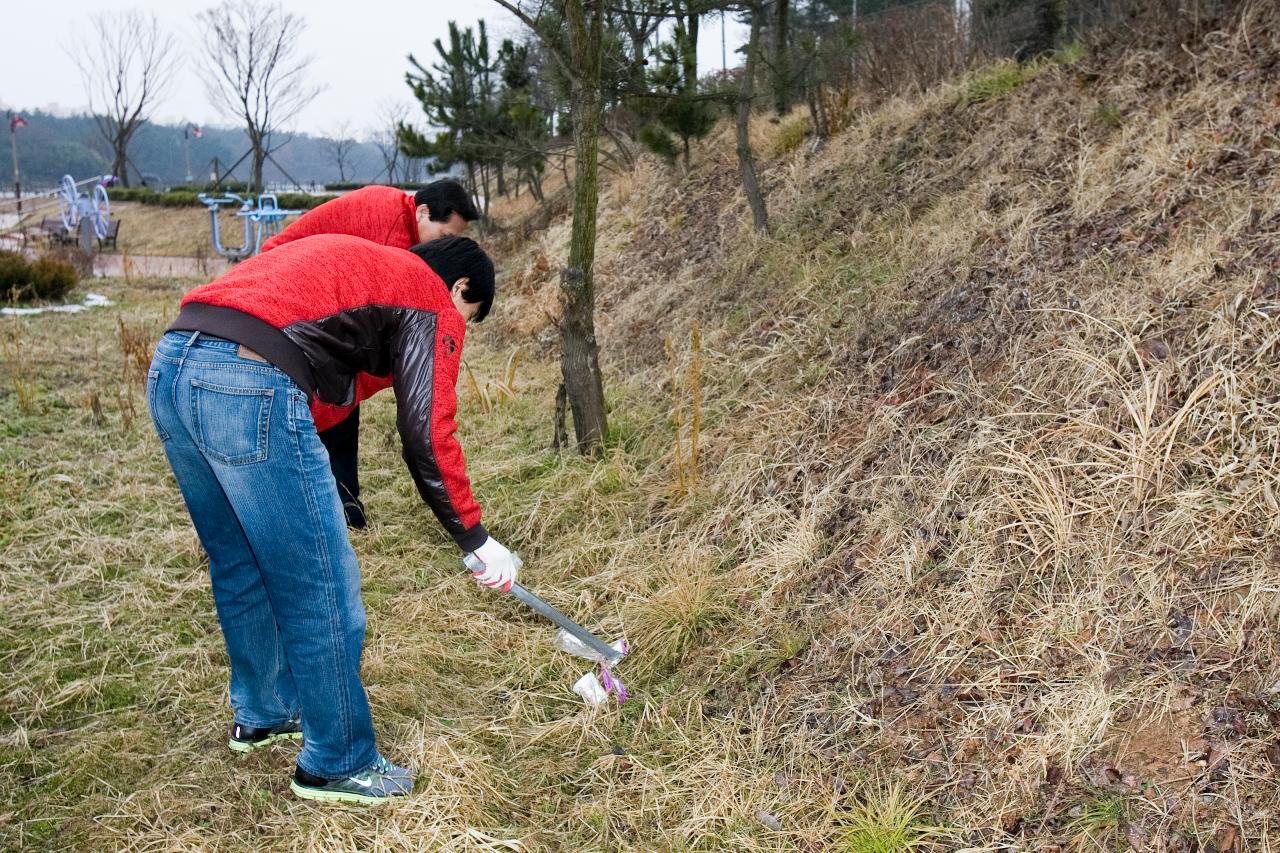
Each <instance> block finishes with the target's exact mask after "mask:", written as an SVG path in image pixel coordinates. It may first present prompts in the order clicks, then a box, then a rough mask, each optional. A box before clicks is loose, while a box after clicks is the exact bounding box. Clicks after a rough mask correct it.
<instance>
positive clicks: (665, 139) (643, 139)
mask: <svg viewBox="0 0 1280 853" xmlns="http://www.w3.org/2000/svg"><path fill="white" fill-rule="evenodd" d="M638 138H639V140H640V144H641V145H643V146H644V147H645V148H648V149H649V150H650V151H652V152H653V153H654V154H657V155H658V156H659V157H661V158H662V159H663V160H666V161H667V162H668V163H674V162H675V161H676V158H677V157H679V156H680V148H679V147H678V146H677V145H676V141H675V139H673V138H672V137H671V134H670V133H668V132H667V129H666V128H665V127H663V126H662V125H660V124H647V125H645V126H644V127H642V128H640V133H639V134H638Z"/></svg>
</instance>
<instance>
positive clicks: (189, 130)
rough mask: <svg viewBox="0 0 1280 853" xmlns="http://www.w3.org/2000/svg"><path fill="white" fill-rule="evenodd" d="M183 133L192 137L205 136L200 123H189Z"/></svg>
mask: <svg viewBox="0 0 1280 853" xmlns="http://www.w3.org/2000/svg"><path fill="white" fill-rule="evenodd" d="M183 135H184V136H189V137H191V138H192V139H199V138H200V137H202V136H204V128H203V127H201V126H200V125H198V124H188V125H187V126H186V127H185V128H184V129H183Z"/></svg>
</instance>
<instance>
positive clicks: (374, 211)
mask: <svg viewBox="0 0 1280 853" xmlns="http://www.w3.org/2000/svg"><path fill="white" fill-rule="evenodd" d="M479 218H480V214H479V213H478V212H477V211H476V208H475V204H474V203H472V201H471V196H470V194H469V193H468V192H467V191H466V189H465V188H464V187H463V186H462V184H460V183H458V182H457V181H453V180H447V179H446V180H441V181H435V182H433V183H430V184H428V185H427V186H425V187H423V188H422V189H420V190H418V192H417V193H416V194H414V195H412V196H410V195H408V194H407V193H405V192H403V191H402V190H398V189H396V188H395V187H383V186H371V187H362V188H361V189H358V190H355V191H354V192H350V193H347V194H346V195H344V196H341V197H340V198H336V199H334V200H333V201H329V202H325V203H324V204H322V205H320V206H319V207H317V208H316V209H314V210H311V211H308V212H307V213H304V214H303V215H302V216H301V217H299V218H298V219H297V220H295V221H294V222H292V223H290V225H289V226H288V227H287V228H285V229H284V230H283V231H281V232H280V233H279V234H277V235H275V236H274V237H272V238H271V239H269V240H267V242H266V243H264V244H263V245H262V251H263V252H269V251H271V250H272V249H275V248H276V247H278V246H283V245H287V244H288V243H291V242H293V241H294V240H299V239H301V238H303V237H308V236H312V235H315V234H351V235H353V236H356V237H363V238H365V239H366V240H372V241H373V242H375V243H381V244H382V245H384V246H395V247H397V248H400V249H408V248H409V247H410V246H414V245H417V244H418V243H428V242H430V241H432V240H436V239H438V238H440V237H447V236H450V235H455V236H456V235H460V234H462V233H463V232H464V231H466V229H467V226H468V225H469V224H470V223H472V222H474V221H475V220H476V219H479ZM390 386H391V379H390V377H383V378H377V377H373V376H370V375H368V374H364V375H361V376H359V377H357V380H356V399H355V404H354V405H351V406H343V407H337V406H328V405H325V404H315V405H314V406H313V414H314V415H315V419H316V428H317V429H318V430H319V431H320V440H321V441H322V442H324V446H325V448H326V449H327V450H328V451H329V464H330V466H331V467H332V468H333V476H334V479H335V480H336V481H337V483H338V494H340V495H341V496H342V508H343V511H344V512H345V513H346V516H347V524H348V525H350V526H351V527H354V528H356V529H358V530H362V529H364V527H365V525H366V523H367V521H366V518H365V510H364V504H363V503H362V502H361V501H360V469H359V462H358V457H359V449H360V444H359V442H360V405H359V404H360V401H361V400H364V399H366V398H368V397H370V396H372V395H373V394H375V393H377V392H378V391H381V390H382V389H383V388H389V387H390Z"/></svg>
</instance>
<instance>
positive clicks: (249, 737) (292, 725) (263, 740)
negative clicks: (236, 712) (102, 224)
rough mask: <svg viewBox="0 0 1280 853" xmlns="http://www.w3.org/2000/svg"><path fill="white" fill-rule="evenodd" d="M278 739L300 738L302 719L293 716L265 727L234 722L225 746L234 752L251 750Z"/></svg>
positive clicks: (268, 744)
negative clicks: (259, 727) (278, 723)
mask: <svg viewBox="0 0 1280 853" xmlns="http://www.w3.org/2000/svg"><path fill="white" fill-rule="evenodd" d="M280 740H302V721H301V720H300V719H298V718H297V717H294V718H293V719H292V720H289V721H288V722H285V723H281V724H280V725H278V726H271V727H270V728H265V729H255V728H251V727H249V726H242V725H240V724H239V723H236V724H234V725H233V726H232V727H231V739H230V740H228V741H227V746H229V747H231V749H232V750H233V751H234V752H253V751H254V750H255V749H257V748H258V747H261V746H270V745H271V744H273V743H275V742H276V741H280Z"/></svg>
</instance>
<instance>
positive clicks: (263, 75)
mask: <svg viewBox="0 0 1280 853" xmlns="http://www.w3.org/2000/svg"><path fill="white" fill-rule="evenodd" d="M196 22H197V24H198V25H199V26H200V30H201V36H202V40H203V48H204V61H203V68H202V70H203V76H204V81H205V88H206V90H207V92H208V94H209V98H210V99H211V100H212V101H213V102H214V104H215V105H216V106H217V107H218V109H219V110H220V111H221V112H223V113H224V114H226V115H229V116H233V117H235V118H238V119H240V120H241V121H242V122H243V123H244V128H245V133H246V134H247V135H248V137H249V143H250V145H251V146H252V148H253V155H254V156H253V161H254V162H253V177H252V183H254V184H255V185H257V186H259V187H261V184H262V166H263V163H264V162H265V160H266V157H267V155H268V154H269V153H270V152H271V150H273V148H272V146H271V136H272V134H273V133H277V132H279V131H281V130H282V129H284V128H286V127H287V126H288V125H289V124H291V123H292V122H293V120H294V119H295V118H297V116H298V113H299V112H301V111H302V109H303V107H305V106H306V105H307V104H308V103H310V101H311V100H312V98H314V97H315V96H316V94H317V93H318V92H319V91H320V89H319V87H318V86H315V85H313V84H311V83H310V82H309V81H308V79H307V69H308V67H309V65H310V63H311V57H309V56H305V55H302V54H300V53H299V42H300V38H301V35H302V33H303V31H304V30H305V29H306V22H305V21H303V20H302V19H301V18H299V17H298V16H297V15H294V14H292V13H289V12H286V11H285V10H284V8H283V7H282V6H280V5H279V4H278V3H271V4H268V3H263V2H257V0H224V2H223V3H222V4H221V5H220V6H215V7H213V8H211V9H207V10H205V11H203V12H201V13H200V14H199V15H197V16H196Z"/></svg>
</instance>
